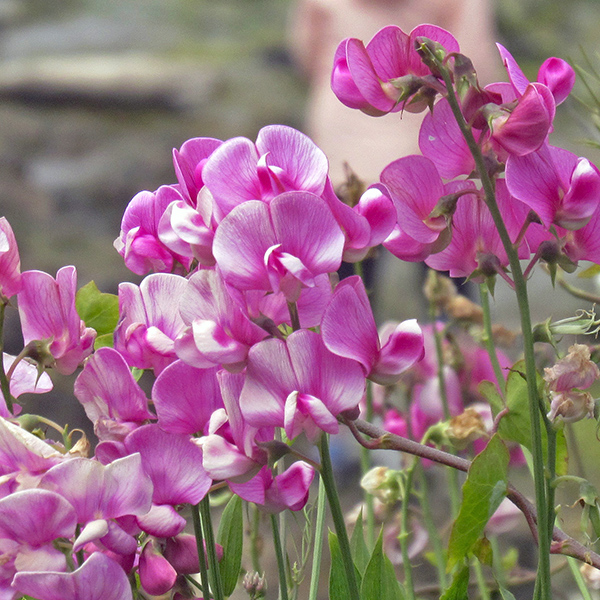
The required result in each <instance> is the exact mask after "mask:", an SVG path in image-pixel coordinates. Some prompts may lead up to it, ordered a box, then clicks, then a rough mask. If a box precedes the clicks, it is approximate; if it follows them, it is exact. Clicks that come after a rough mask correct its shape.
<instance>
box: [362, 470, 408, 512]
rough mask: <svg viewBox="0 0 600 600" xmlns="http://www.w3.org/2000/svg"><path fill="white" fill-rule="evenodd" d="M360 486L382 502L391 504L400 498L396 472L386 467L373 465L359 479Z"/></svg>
mask: <svg viewBox="0 0 600 600" xmlns="http://www.w3.org/2000/svg"><path fill="white" fill-rule="evenodd" d="M360 487H362V488H363V490H365V491H366V492H368V493H369V494H372V495H373V496H375V497H376V498H379V500H381V501H382V502H383V503H384V504H393V503H394V502H397V500H398V498H400V484H399V483H398V473H397V471H394V470H392V469H389V468H388V467H374V468H373V469H371V470H370V471H368V472H367V473H365V474H364V475H363V478H362V479H361V480H360Z"/></svg>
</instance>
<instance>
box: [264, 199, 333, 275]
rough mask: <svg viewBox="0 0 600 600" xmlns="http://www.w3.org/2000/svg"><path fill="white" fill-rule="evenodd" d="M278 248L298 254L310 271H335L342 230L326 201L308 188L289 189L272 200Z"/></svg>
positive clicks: (316, 273) (272, 213)
mask: <svg viewBox="0 0 600 600" xmlns="http://www.w3.org/2000/svg"><path fill="white" fill-rule="evenodd" d="M271 216H272V219H273V228H274V230H275V234H276V236H277V240H278V241H280V242H281V250H282V251H284V252H288V253H289V254H291V255H293V256H295V257H298V258H300V260H301V261H302V263H303V264H304V265H306V267H307V268H308V269H309V271H310V272H311V273H313V275H318V274H321V273H332V272H334V271H337V269H338V268H339V266H340V263H341V261H342V251H343V248H344V234H343V233H342V230H341V229H340V227H339V225H338V224H337V222H336V220H335V219H334V217H333V215H332V213H331V211H330V210H329V208H328V207H327V204H326V203H325V201H323V200H322V199H321V198H319V197H317V196H315V195H314V194H310V193H308V192H288V193H286V194H281V195H279V196H277V198H275V199H274V200H273V201H272V202H271Z"/></svg>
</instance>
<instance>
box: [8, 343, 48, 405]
mask: <svg viewBox="0 0 600 600" xmlns="http://www.w3.org/2000/svg"><path fill="white" fill-rule="evenodd" d="M15 358H16V357H15V356H11V355H10V354H6V353H4V355H3V360H4V372H5V373H7V372H8V370H9V369H10V367H11V366H12V364H13V362H14V361H15ZM52 386H53V384H52V380H51V379H50V376H49V375H48V373H42V374H41V376H40V375H39V373H38V370H37V366H36V365H35V364H32V363H29V362H27V361H24V360H22V361H20V362H19V364H18V365H17V366H16V367H15V370H14V372H13V375H12V377H11V379H10V393H11V394H12V395H13V396H14V397H15V398H18V397H19V396H20V395H21V394H45V393H46V392H49V391H50V390H51V389H52Z"/></svg>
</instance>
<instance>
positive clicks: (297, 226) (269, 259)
mask: <svg viewBox="0 0 600 600" xmlns="http://www.w3.org/2000/svg"><path fill="white" fill-rule="evenodd" d="M343 246H344V234H343V233H342V231H341V229H340V228H339V225H338V224H337V223H336V221H335V219H334V218H333V215H332V214H331V211H330V210H329V208H328V207H327V205H326V204H325V202H324V201H323V200H322V199H321V198H319V197H318V196H315V195H314V194H311V193H308V192H287V193H285V194H281V195H279V196H277V197H276V198H275V199H274V200H272V201H271V203H270V204H265V203H264V202H258V201H248V202H244V203H243V204H241V205H239V206H237V207H236V208H235V209H234V210H232V211H231V212H230V213H229V214H228V215H227V217H226V218H225V219H224V220H223V221H222V222H221V224H220V225H219V227H218V229H217V232H216V234H215V242H214V247H213V251H214V255H215V258H216V259H217V265H218V267H219V269H220V270H221V273H222V275H223V278H224V279H225V281H226V282H227V283H228V284H229V285H231V286H233V287H235V288H237V289H239V290H265V291H273V292H280V291H281V292H283V294H284V295H285V297H286V300H287V301H288V302H295V301H296V300H297V299H298V297H299V295H300V292H301V290H302V288H303V287H314V286H315V277H316V276H317V275H320V274H322V273H333V272H335V271H336V270H337V269H338V268H339V266H340V263H341V260H342V251H343Z"/></svg>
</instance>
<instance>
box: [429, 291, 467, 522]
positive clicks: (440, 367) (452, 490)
mask: <svg viewBox="0 0 600 600" xmlns="http://www.w3.org/2000/svg"><path fill="white" fill-rule="evenodd" d="M429 314H430V317H431V320H432V322H433V338H434V340H435V355H436V361H437V378H438V385H439V388H440V398H441V400H442V410H443V411H444V421H449V420H450V419H451V418H452V415H451V414H450V406H449V404H448V392H447V390H446V378H445V377H444V349H443V347H442V332H441V331H440V330H439V329H438V327H437V314H436V308H435V306H434V304H433V303H431V304H430V307H429ZM450 452H451V454H454V451H452V450H451V451H450ZM446 474H447V477H448V494H449V496H450V507H451V510H452V515H453V516H456V515H457V514H458V511H459V508H460V484H459V481H458V472H457V471H455V470H454V469H450V470H447V471H446Z"/></svg>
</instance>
